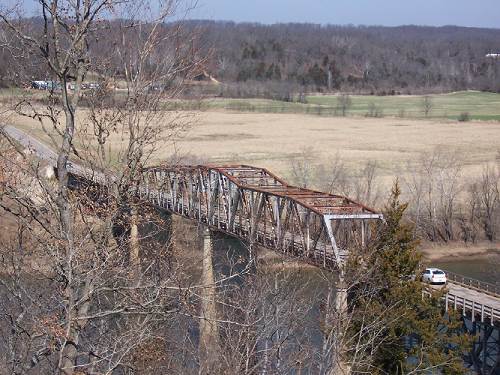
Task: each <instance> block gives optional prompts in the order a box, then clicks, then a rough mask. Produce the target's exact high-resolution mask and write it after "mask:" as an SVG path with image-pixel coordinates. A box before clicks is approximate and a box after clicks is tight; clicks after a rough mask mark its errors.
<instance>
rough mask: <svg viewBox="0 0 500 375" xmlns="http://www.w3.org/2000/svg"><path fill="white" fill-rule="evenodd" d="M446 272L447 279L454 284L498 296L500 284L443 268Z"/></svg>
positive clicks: (499, 295) (499, 296)
mask: <svg viewBox="0 0 500 375" xmlns="http://www.w3.org/2000/svg"><path fill="white" fill-rule="evenodd" d="M443 271H444V272H445V273H446V276H447V278H448V281H451V282H452V283H454V284H458V285H461V286H464V287H466V288H468V289H473V290H476V291H478V292H481V293H485V294H489V295H491V296H494V297H497V298H500V285H496V284H491V283H487V282H485V281H481V280H477V279H473V278H471V277H467V276H463V275H459V274H456V273H453V272H450V271H447V270H443Z"/></svg>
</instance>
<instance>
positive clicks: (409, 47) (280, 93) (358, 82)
mask: <svg viewBox="0 0 500 375" xmlns="http://www.w3.org/2000/svg"><path fill="white" fill-rule="evenodd" d="M123 22H124V21H123V20H115V21H106V20H103V21H101V24H100V29H98V30H96V32H95V38H93V39H92V40H89V53H90V54H91V55H92V56H91V59H89V61H90V60H92V61H94V62H99V63H98V64H95V65H94V66H92V67H91V68H90V71H91V72H93V73H96V74H97V75H96V76H99V75H100V76H101V77H104V76H106V77H109V76H111V77H112V78H113V79H118V80H119V79H120V77H122V76H123V75H124V74H125V73H124V71H123V69H122V68H123V67H122V66H121V64H120V57H119V56H120V53H127V54H128V53H130V52H127V51H131V49H130V48H132V46H119V45H118V44H117V43H116V40H117V38H116V35H115V34H116V33H117V31H116V30H117V29H119V28H117V27H114V25H115V24H118V23H123ZM19 25H20V27H23V28H26V29H30V30H31V31H32V32H33V33H35V34H36V33H38V32H40V33H41V32H42V31H43V30H42V22H41V19H38V18H31V19H21V20H20V21H19ZM1 31H2V30H0V32H1ZM147 31H148V27H147V26H144V27H143V31H142V32H143V33H146V32H147ZM158 32H159V33H160V34H161V33H163V35H165V38H164V40H163V41H162V44H163V45H164V47H165V48H162V51H159V52H158V55H157V56H155V58H154V59H151V60H150V61H148V62H147V64H146V66H144V69H147V70H150V71H151V72H154V71H155V67H157V66H159V65H161V64H162V63H163V62H164V61H169V62H172V63H173V66H175V61H177V60H179V61H180V60H185V59H193V60H197V61H203V64H200V66H198V67H197V68H196V71H197V72H198V73H200V74H201V73H203V72H206V73H208V74H210V75H211V76H213V77H215V78H216V79H217V80H219V81H220V82H221V83H222V84H221V85H218V86H217V87H214V86H212V85H200V86H196V85H192V86H191V87H190V88H188V90H187V91H188V93H191V94H195V95H196V94H199V93H200V92H201V93H202V94H209V95H219V96H226V97H272V98H274V99H279V100H285V101H292V100H296V99H297V98H300V95H297V94H300V93H304V92H329V91H345V92H352V93H362V94H376V95H396V94H421V93H433V92H447V91H457V90H467V89H475V90H483V91H492V92H500V59H499V58H493V57H486V54H488V53H491V52H500V44H499V43H498V41H499V40H500V29H481V28H465V27H455V26H446V27H421V26H400V27H381V26H332V25H329V26H321V25H315V24H276V25H261V24H248V23H241V24H238V23H233V22H222V21H221V22H214V21H185V22H182V24H181V23H168V24H164V25H162V27H161V30H160V31H158ZM129 47H130V48H129ZM120 48H121V49H120ZM109 50H121V52H120V53H118V52H117V53H116V55H115V56H114V57H111V58H110V57H109V56H106V58H105V57H104V55H106V51H109ZM13 56H16V58H17V59H19V56H18V55H17V54H16V51H15V50H14V49H13V48H12V47H10V48H6V47H0V62H1V63H0V85H1V86H12V85H21V84H26V83H27V81H28V82H29V80H30V79H31V80H34V79H50V78H51V77H50V75H48V73H47V72H48V71H47V68H46V66H45V64H42V63H41V61H39V60H37V58H36V57H34V56H33V55H25V56H21V58H23V59H24V60H25V64H23V66H22V67H21V66H20V65H19V64H14V58H13ZM179 64H180V63H179ZM180 73H182V72H180Z"/></svg>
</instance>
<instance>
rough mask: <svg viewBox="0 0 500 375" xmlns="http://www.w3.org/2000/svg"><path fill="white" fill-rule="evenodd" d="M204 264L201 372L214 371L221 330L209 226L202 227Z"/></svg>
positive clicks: (200, 345) (202, 277)
mask: <svg viewBox="0 0 500 375" xmlns="http://www.w3.org/2000/svg"><path fill="white" fill-rule="evenodd" d="M202 238H203V265H202V273H201V283H202V285H203V288H202V292H201V316H202V319H201V320H200V342H199V348H198V350H199V355H200V374H209V373H214V371H215V366H216V364H217V358H218V347H219V330H218V327H217V304H216V301H215V297H216V292H215V272H214V265H213V244H212V234H211V231H210V229H209V228H203V229H202Z"/></svg>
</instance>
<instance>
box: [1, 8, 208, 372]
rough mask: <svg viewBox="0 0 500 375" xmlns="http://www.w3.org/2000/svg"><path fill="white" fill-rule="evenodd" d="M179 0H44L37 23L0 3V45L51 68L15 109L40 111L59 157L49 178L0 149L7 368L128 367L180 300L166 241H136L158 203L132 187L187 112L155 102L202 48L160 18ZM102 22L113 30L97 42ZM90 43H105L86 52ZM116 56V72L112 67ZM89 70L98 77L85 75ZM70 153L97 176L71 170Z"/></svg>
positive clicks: (169, 92) (29, 161)
mask: <svg viewBox="0 0 500 375" xmlns="http://www.w3.org/2000/svg"><path fill="white" fill-rule="evenodd" d="M177 5H178V4H177V2H176V1H167V2H165V3H162V4H161V5H160V6H158V4H156V3H155V4H150V6H148V5H147V4H145V3H144V2H128V1H126V2H121V1H112V0H102V1H92V0H86V1H82V2H77V3H74V2H68V1H51V0H50V1H49V0H47V1H45V0H44V1H41V2H40V13H41V24H37V23H33V22H31V21H30V20H27V19H24V18H17V15H16V11H17V10H18V9H19V8H11V9H5V8H4V9H2V10H1V12H0V18H1V20H2V21H3V27H4V30H5V34H4V36H5V38H4V39H3V40H4V41H5V43H6V44H5V45H4V47H5V48H7V49H8V50H9V51H10V52H11V54H12V55H13V56H14V57H16V58H18V61H19V62H20V63H21V64H22V63H24V62H26V61H28V62H30V61H33V60H29V59H35V60H36V59H38V60H39V61H41V62H43V63H44V64H45V66H46V74H47V76H48V77H51V79H52V80H53V81H52V83H51V85H52V88H53V90H50V92H48V93H47V94H46V96H45V97H44V98H43V100H44V101H45V103H46V105H45V106H40V105H38V103H37V102H34V101H27V100H24V101H21V102H19V103H17V105H16V106H15V110H16V112H17V113H18V114H20V115H23V116H27V117H31V118H33V119H35V120H37V121H38V124H39V127H40V129H42V130H43V131H45V133H46V134H47V136H48V137H49V138H50V139H51V142H52V146H53V149H55V150H56V154H55V156H53V155H52V154H51V153H50V151H42V152H43V153H45V155H43V157H45V158H46V159H49V160H50V159H52V158H55V159H56V167H57V168H56V170H57V174H56V176H55V179H45V178H43V174H44V168H45V167H44V166H43V165H41V164H40V163H39V162H38V161H37V160H36V158H33V157H31V156H30V155H29V153H27V152H25V151H24V150H21V149H17V151H16V150H14V151H13V152H14V153H15V154H16V155H18V156H17V158H14V159H12V160H5V159H4V160H3V161H4V162H6V163H8V165H9V167H8V171H9V174H8V176H6V177H5V180H6V181H7V182H6V184H5V190H4V192H3V193H2V196H1V201H0V203H1V208H2V209H3V214H5V215H10V217H12V227H13V228H15V231H14V235H13V236H11V237H9V238H8V239H6V240H5V241H2V245H1V248H2V249H1V250H2V253H3V254H4V255H5V256H4V257H3V258H2V265H3V266H4V267H5V270H6V274H5V276H2V277H1V278H0V283H1V289H2V291H1V293H2V295H3V296H4V297H5V298H2V305H3V306H2V310H3V311H5V312H6V313H5V315H4V316H3V317H2V322H1V326H2V331H3V332H4V333H5V335H3V336H2V337H3V338H4V340H3V341H2V343H1V347H2V352H4V353H6V356H5V357H4V358H2V360H5V362H4V364H5V366H6V368H7V369H8V370H7V371H9V372H11V373H19V374H22V373H33V372H38V373H61V374H74V373H77V372H81V371H85V372H91V373H111V372H112V371H114V370H115V369H117V368H119V369H121V371H122V372H125V373H133V372H134V371H135V368H134V363H133V353H134V351H135V350H136V349H138V348H140V347H142V346H147V345H149V343H151V341H152V340H153V341H154V339H155V336H156V334H155V332H156V331H157V329H158V327H160V326H168V324H169V322H170V321H171V320H170V317H171V316H172V315H173V314H175V313H177V312H178V311H179V310H180V309H181V305H182V304H181V303H180V302H179V301H181V300H182V298H181V299H179V292H181V294H183V293H186V290H184V289H182V288H179V285H182V284H183V282H184V280H183V275H182V273H180V272H178V271H177V270H176V269H175V268H173V266H172V262H171V256H170V250H169V249H170V246H169V243H167V242H168V241H167V242H165V241H164V242H163V243H155V244H154V246H148V245H146V244H145V241H146V240H147V238H143V237H142V235H141V231H140V230H139V229H140V228H139V222H138V216H139V215H140V216H141V217H142V220H141V221H142V222H143V223H148V222H154V221H155V220H157V219H156V217H157V216H158V215H157V213H155V212H152V211H151V212H150V211H148V210H144V208H143V207H144V204H143V203H142V202H140V201H138V200H137V199H136V197H135V194H134V191H135V189H136V188H137V184H138V183H139V181H140V178H141V170H142V168H143V166H144V165H146V163H148V161H150V159H151V156H152V155H153V154H154V152H155V151H156V150H157V148H158V142H161V145H162V146H165V144H166V143H165V142H166V140H167V139H170V138H172V136H173V135H175V134H176V133H177V132H178V131H180V130H182V127H183V124H184V123H185V121H183V120H182V119H179V118H178V117H175V116H170V118H168V119H167V120H165V119H164V115H165V112H164V111H162V110H164V109H165V108H164V107H162V106H164V105H165V103H166V102H165V99H168V98H171V97H173V96H175V95H176V94H178V93H179V90H180V89H181V87H182V82H183V80H185V79H187V78H189V77H190V74H192V72H193V70H194V69H195V67H196V66H197V61H199V60H198V57H197V56H196V55H195V50H193V48H192V44H191V41H190V40H189V37H188V36H187V35H183V34H182V32H181V30H180V27H179V25H176V26H175V25H174V26H173V27H171V28H170V29H166V26H165V20H166V19H168V17H171V16H172V15H173V12H174V11H175V9H176V6H177ZM100 33H108V34H109V36H112V37H113V38H114V39H113V38H110V39H108V43H107V44H106V43H104V44H99V38H98V36H99V35H100ZM99 48H101V49H104V50H105V51H107V52H108V53H109V54H108V55H105V54H98V55H96V54H95V53H94V52H93V51H94V50H95V49H99ZM169 51H173V52H172V53H170V54H169ZM96 56H97V57H96ZM116 58H117V59H118V61H119V66H121V67H122V69H121V73H119V74H116V72H115V71H114V70H113V69H110V68H109V67H110V60H111V59H116ZM114 66H116V65H114ZM89 75H94V76H97V77H99V78H98V80H99V83H97V84H92V86H90V88H88V87H89V85H88V84H87V83H86V82H85V80H86V79H87V77H88V76H89ZM116 80H120V81H122V82H123V84H124V86H125V89H124V90H120V91H119V90H116V89H115V87H113V85H112V82H113V81H115V82H116ZM85 87H87V88H85ZM83 104H84V105H85V106H86V107H87V108H86V109H82V105H83ZM162 118H163V122H159V121H158V120H159V119H162ZM9 141H10V142H12V144H14V141H13V140H12V139H10V140H9ZM115 146H116V147H115ZM4 155H6V154H3V153H2V156H4ZM70 158H71V159H73V160H75V161H76V162H77V163H78V164H80V165H82V166H84V168H86V169H83V170H84V171H85V172H86V173H88V178H89V181H91V180H92V178H97V179H100V181H101V186H99V185H94V184H92V183H87V182H82V181H77V182H75V181H74V179H73V177H70V173H71V168H74V164H72V163H70V161H69V160H70ZM42 167H43V168H42ZM110 169H112V172H113V173H111V174H106V175H105V174H104V172H103V171H104V170H107V171H109V170H110ZM48 170H51V169H50V168H49V169H48ZM106 173H107V172H106ZM96 176H97V177H96ZM48 177H50V176H48ZM26 181H28V182H30V186H29V189H28V188H27V186H26V183H25V182H26ZM70 182H71V183H70ZM75 183H76V184H79V189H78V190H79V191H78V192H73V191H71V189H70V187H71V186H72V184H73V185H74V184H75ZM33 191H35V192H36V196H37V197H40V199H33V198H34V195H35V194H34V193H33ZM143 225H144V224H143ZM167 227H168V223H166V222H159V223H158V224H157V228H167ZM153 232H154V231H151V233H150V234H149V236H148V237H151V236H153V235H154V233H153ZM25 248H28V249H29V251H28V250H25ZM153 252H154V253H153ZM27 275H28V276H27ZM188 294H189V293H188Z"/></svg>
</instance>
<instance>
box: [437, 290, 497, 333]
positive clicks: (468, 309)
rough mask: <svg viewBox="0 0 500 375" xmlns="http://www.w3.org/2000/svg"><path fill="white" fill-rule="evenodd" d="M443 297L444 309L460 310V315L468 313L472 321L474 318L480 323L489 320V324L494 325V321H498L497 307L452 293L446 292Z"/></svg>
mask: <svg viewBox="0 0 500 375" xmlns="http://www.w3.org/2000/svg"><path fill="white" fill-rule="evenodd" d="M443 299H444V300H445V309H446V311H448V309H454V310H462V315H464V316H466V315H468V314H470V317H471V320H472V321H473V322H474V321H476V320H479V321H480V322H481V323H485V322H486V321H489V323H490V324H491V325H494V324H495V322H498V321H500V309H498V308H494V307H492V306H489V305H485V304H482V303H479V302H476V301H474V300H471V299H469V298H466V297H463V296H459V295H456V294H453V293H447V294H446V295H445V296H444V297H443Z"/></svg>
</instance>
